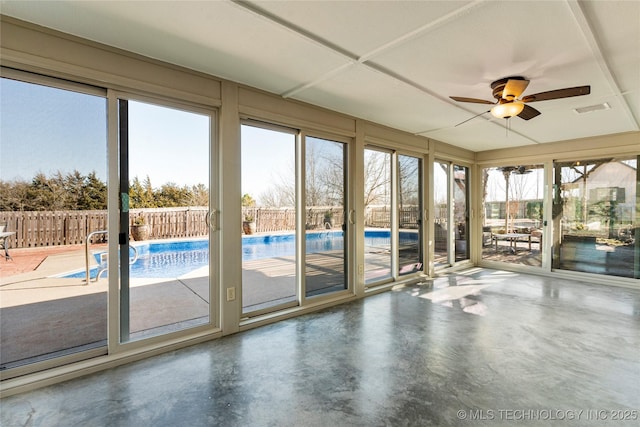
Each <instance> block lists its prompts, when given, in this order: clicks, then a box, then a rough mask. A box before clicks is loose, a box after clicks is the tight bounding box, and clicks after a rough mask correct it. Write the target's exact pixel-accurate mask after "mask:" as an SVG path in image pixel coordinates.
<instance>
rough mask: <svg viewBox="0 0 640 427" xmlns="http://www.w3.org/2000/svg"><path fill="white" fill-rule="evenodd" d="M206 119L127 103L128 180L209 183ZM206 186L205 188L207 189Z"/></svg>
mask: <svg viewBox="0 0 640 427" xmlns="http://www.w3.org/2000/svg"><path fill="white" fill-rule="evenodd" d="M209 121H210V120H209V116H206V115H202V114H195V113H191V112H186V111H180V110H176V109H173V108H166V107H160V106H156V105H151V104H144V103H141V102H133V101H130V102H129V178H130V179H133V178H134V177H136V176H137V177H138V178H139V179H140V180H141V181H143V180H144V179H145V177H146V176H149V178H150V179H151V185H152V186H153V187H154V188H158V187H160V186H161V185H162V184H165V183H168V182H173V183H174V184H178V185H180V186H182V185H196V184H205V185H207V184H208V181H209ZM207 186H208V185H207Z"/></svg>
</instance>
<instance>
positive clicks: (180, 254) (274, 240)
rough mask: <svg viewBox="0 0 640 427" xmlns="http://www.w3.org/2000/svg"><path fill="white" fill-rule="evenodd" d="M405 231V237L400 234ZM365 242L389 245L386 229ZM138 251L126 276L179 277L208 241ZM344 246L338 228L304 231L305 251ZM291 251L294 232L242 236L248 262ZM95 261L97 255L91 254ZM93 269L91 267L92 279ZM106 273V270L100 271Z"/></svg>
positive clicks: (196, 264)
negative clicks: (336, 229) (312, 231)
mask: <svg viewBox="0 0 640 427" xmlns="http://www.w3.org/2000/svg"><path fill="white" fill-rule="evenodd" d="M404 234H406V236H405V235H404ZM417 238H418V235H417V233H400V239H401V240H402V241H404V240H406V239H410V240H417ZM365 245H367V246H379V247H389V245H390V237H389V231H377V230H373V231H369V230H367V231H366V232H365ZM133 246H135V248H136V249H137V251H138V259H137V261H136V262H135V263H134V264H132V265H131V268H130V277H145V278H161V277H179V276H182V275H184V274H187V273H189V272H191V271H193V270H195V269H198V268H200V267H203V266H206V265H207V264H208V262H209V241H208V240H206V239H201V240H190V241H176V242H159V243H155V242H154V243H142V244H134V245H133ZM343 248H344V238H343V233H342V231H329V232H327V231H325V232H318V233H307V235H306V251H307V253H316V252H324V251H332V250H340V249H343ZM294 254H295V235H294V234H272V235H260V236H243V237H242V260H243V261H249V260H255V259H262V258H273V257H277V256H292V255H294ZM94 255H95V257H96V260H97V261H98V262H99V260H100V254H99V253H96V254H94ZM96 273H97V268H94V269H92V271H91V277H92V278H94V277H95V275H96ZM85 275H86V272H85V271H84V270H82V271H79V272H75V273H72V274H68V275H65V276H64V277H77V278H84V277H85ZM103 276H106V273H104V274H103Z"/></svg>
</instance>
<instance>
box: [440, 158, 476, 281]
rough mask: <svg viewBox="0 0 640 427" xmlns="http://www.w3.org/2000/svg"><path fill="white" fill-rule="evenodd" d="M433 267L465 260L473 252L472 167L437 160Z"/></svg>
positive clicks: (445, 265)
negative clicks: (471, 214) (470, 200)
mask: <svg viewBox="0 0 640 427" xmlns="http://www.w3.org/2000/svg"><path fill="white" fill-rule="evenodd" d="M433 205H434V209H435V212H434V215H433V218H434V236H433V241H434V265H435V267H436V268H439V267H440V268H442V267H447V266H451V265H453V264H454V263H456V262H461V261H466V260H468V259H469V253H470V244H469V242H470V240H469V236H470V230H469V224H470V223H469V168H468V167H467V166H464V165H460V164H457V163H454V162H449V161H443V160H436V161H435V162H434V165H433Z"/></svg>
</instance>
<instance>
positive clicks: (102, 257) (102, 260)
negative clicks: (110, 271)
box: [84, 230, 138, 285]
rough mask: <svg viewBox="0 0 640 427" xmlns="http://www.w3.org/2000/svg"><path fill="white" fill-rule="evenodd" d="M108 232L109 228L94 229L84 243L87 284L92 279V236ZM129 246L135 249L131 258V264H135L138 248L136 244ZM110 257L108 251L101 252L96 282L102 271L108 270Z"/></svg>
mask: <svg viewBox="0 0 640 427" xmlns="http://www.w3.org/2000/svg"><path fill="white" fill-rule="evenodd" d="M107 233H108V231H107V230H98V231H92V232H91V233H89V234H88V235H87V238H86V240H85V244H84V259H85V273H86V275H85V284H87V285H88V284H89V281H90V280H91V267H90V266H89V259H90V256H91V255H90V253H89V245H90V243H91V238H92V237H93V236H95V235H96V234H107ZM129 248H131V249H133V258H130V259H129V264H133V263H135V262H136V261H137V260H138V249H137V248H136V247H135V246H129ZM108 259H109V254H108V253H107V252H105V253H101V254H100V264H98V272H97V273H96V278H95V280H94V281H95V282H97V281H98V279H100V275H101V274H102V273H104V272H105V271H107V264H108V263H107V261H108Z"/></svg>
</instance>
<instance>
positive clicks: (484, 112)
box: [454, 110, 491, 127]
mask: <svg viewBox="0 0 640 427" xmlns="http://www.w3.org/2000/svg"><path fill="white" fill-rule="evenodd" d="M489 111H491V110H487V111H483V112H482V113H480V114H476V115H475V116H473V117H471V118H469V119H467V120H465V121H463V122H460V123H458V124H457V125H455V126H454V127H457V126H460V125H461V124H463V123H467V122H468V121H469V120H473V119H475V118H476V117H478V116H481V115H483V114H486V113H488V112H489Z"/></svg>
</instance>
